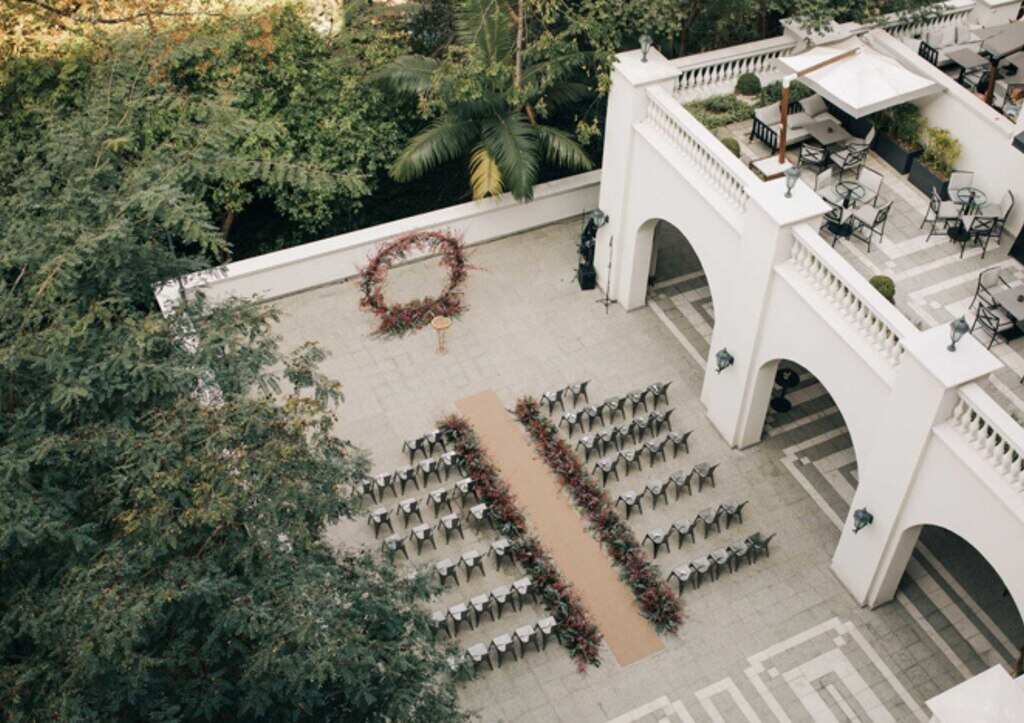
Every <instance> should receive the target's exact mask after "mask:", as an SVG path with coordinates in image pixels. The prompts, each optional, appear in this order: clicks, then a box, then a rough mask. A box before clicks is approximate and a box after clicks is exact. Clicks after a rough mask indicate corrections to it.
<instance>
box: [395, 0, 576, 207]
mask: <svg viewBox="0 0 1024 723" xmlns="http://www.w3.org/2000/svg"><path fill="white" fill-rule="evenodd" d="M456 27H457V31H456V41H457V44H456V45H453V46H452V47H450V48H449V49H448V52H447V54H446V57H445V58H444V59H442V60H437V59H435V58H428V57H424V56H402V57H400V58H397V59H396V60H395V61H394V62H392V63H391V64H389V65H388V66H386V67H385V68H384V69H383V70H382V72H381V73H380V77H381V78H382V79H384V80H385V81H387V84H388V85H390V86H391V87H393V88H396V89H398V90H400V91H403V92H406V93H409V94H416V96H417V98H418V100H419V106H420V109H421V112H422V114H423V116H424V117H425V118H426V119H428V120H430V124H429V125H428V126H427V127H426V128H425V129H424V130H422V131H421V132H420V133H419V134H417V135H416V136H415V137H414V138H413V139H412V140H411V141H410V142H409V144H408V146H406V148H405V150H404V151H402V153H401V154H400V155H399V157H398V158H397V159H396V160H395V162H394V164H392V166H391V175H392V177H393V178H394V179H396V180H398V181H402V182H405V181H411V180H414V179H417V178H420V177H422V176H424V175H425V174H426V173H428V172H429V171H431V170H433V169H435V168H438V167H439V166H441V165H443V164H445V163H449V162H452V161H461V162H466V164H467V167H468V169H469V183H470V187H471V188H472V192H473V197H474V198H483V197H485V196H489V195H495V194H496V193H499V192H501V191H502V190H508V191H510V192H511V193H512V194H513V196H515V197H516V198H517V199H529V198H532V196H533V187H534V185H535V184H536V183H537V181H538V179H539V176H540V172H541V168H542V165H544V164H547V165H549V166H555V167H563V168H567V169H571V170H574V171H582V170H588V169H590V168H591V167H592V166H593V164H592V162H591V161H590V159H589V158H588V157H587V154H586V152H585V151H584V150H583V148H582V147H581V146H580V145H579V143H578V142H577V141H576V139H574V138H573V137H572V135H571V134H570V133H568V132H566V131H564V130H562V129H560V128H558V127H557V126H556V125H553V124H550V123H542V122H541V121H542V120H544V119H546V118H548V117H549V116H551V115H552V114H553V113H555V112H556V111H557V109H558V108H559V107H561V106H564V105H572V104H574V103H579V102H581V101H582V100H584V99H585V98H586V97H587V95H588V94H589V91H588V88H587V86H586V85H585V84H584V83H581V82H578V80H577V79H576V78H575V77H574V76H575V75H576V74H578V72H580V70H581V68H582V67H583V64H584V63H585V61H586V54H584V53H580V52H578V51H575V50H572V49H569V50H566V49H564V48H559V54H557V55H552V54H549V53H548V52H546V50H545V48H544V43H541V42H538V43H535V44H533V45H532V46H530V47H529V48H526V47H523V48H517V46H516V34H515V26H514V24H513V22H512V16H511V14H510V10H509V8H507V7H506V6H505V5H504V4H503V3H500V2H493V1H492V0H469V1H468V2H466V3H464V4H463V6H462V8H461V11H460V12H459V14H458V18H457V23H456Z"/></svg>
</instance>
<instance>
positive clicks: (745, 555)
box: [727, 542, 751, 570]
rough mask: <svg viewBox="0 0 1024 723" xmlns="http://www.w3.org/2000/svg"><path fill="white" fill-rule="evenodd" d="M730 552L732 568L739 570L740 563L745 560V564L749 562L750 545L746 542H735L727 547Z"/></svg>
mask: <svg viewBox="0 0 1024 723" xmlns="http://www.w3.org/2000/svg"><path fill="white" fill-rule="evenodd" d="M727 549H728V550H730V551H731V552H732V561H733V569H734V570H739V569H740V563H741V562H743V561H744V560H747V564H750V557H749V555H750V549H751V548H750V545H749V544H748V543H747V542H735V543H733V544H731V545H729V546H728V548H727Z"/></svg>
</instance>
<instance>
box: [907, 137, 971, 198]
mask: <svg viewBox="0 0 1024 723" xmlns="http://www.w3.org/2000/svg"><path fill="white" fill-rule="evenodd" d="M925 138H926V140H925V144H924V152H923V153H922V154H921V155H919V156H918V157H917V158H915V159H914V160H913V162H912V163H911V164H910V182H911V183H912V184H914V186H916V187H917V188H918V189H920V190H921V192H922V193H926V194H931V192H932V189H933V188H935V189H938V191H939V195H940V196H941V197H942V198H949V195H948V193H947V189H948V185H949V174H950V173H952V172H953V166H954V164H955V163H956V161H957V159H958V158H959V157H960V141H958V140H957V139H956V138H954V137H953V136H952V135H950V133H949V131H947V130H946V129H945V128H928V129H927V130H926V131H925Z"/></svg>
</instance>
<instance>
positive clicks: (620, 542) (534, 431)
mask: <svg viewBox="0 0 1024 723" xmlns="http://www.w3.org/2000/svg"><path fill="white" fill-rule="evenodd" d="M516 417H517V418H518V419H519V422H520V423H521V424H522V425H523V426H524V427H526V429H527V431H528V432H529V433H530V436H531V437H532V438H533V442H534V444H535V445H536V447H537V450H538V451H539V452H540V454H541V455H542V457H543V458H544V461H545V462H547V464H548V466H549V467H550V468H551V469H552V470H553V471H554V472H555V474H557V475H558V477H559V478H560V479H561V481H562V484H563V485H565V487H566V488H568V490H569V493H570V494H571V495H572V499H573V502H574V503H575V504H576V506H577V507H578V508H579V509H581V510H582V511H583V512H584V514H585V515H586V517H587V519H588V520H589V522H590V528H591V530H592V531H593V532H594V534H595V535H596V536H597V538H598V539H599V540H600V541H601V543H602V544H604V546H605V549H607V550H608V552H609V554H610V555H611V557H612V560H614V561H615V564H616V565H617V566H618V568H619V577H621V578H622V580H623V581H624V582H625V583H626V584H628V585H629V586H630V588H631V589H632V590H633V594H634V595H635V596H636V599H637V602H638V603H639V605H640V609H641V611H642V612H643V614H644V616H645V617H646V618H647V619H648V620H650V621H651V622H652V623H654V626H655V627H656V628H657V629H658V631H659V632H675V631H676V630H678V628H679V625H680V624H681V623H682V613H681V611H680V608H679V600H678V598H677V597H676V596H675V595H674V594H673V593H672V590H671V589H670V588H669V586H668V585H667V584H666V583H665V582H664V581H662V580H661V575H660V573H659V571H658V568H657V566H656V565H654V564H653V563H652V562H651V561H650V560H648V559H647V556H646V555H644V551H643V548H642V547H641V545H640V543H639V542H637V539H636V536H635V535H634V534H633V530H632V529H630V527H629V525H627V524H626V523H625V521H623V519H622V518H621V517H619V515H618V513H617V512H616V511H615V505H613V504H612V502H611V500H610V499H609V498H608V495H607V494H605V491H604V489H602V488H601V486H600V485H598V484H597V483H596V482H595V481H594V480H593V478H592V477H591V476H590V475H589V474H587V472H586V470H585V469H584V467H583V465H582V464H581V463H580V460H579V457H578V456H576V453H575V452H574V451H573V450H572V448H571V447H570V446H569V445H568V444H566V442H565V440H563V439H562V438H561V437H560V436H559V434H558V429H557V428H556V427H555V425H554V424H552V423H551V422H550V421H549V420H548V418H547V417H545V416H544V415H543V413H542V412H541V409H540V405H538V404H537V402H536V400H534V399H531V398H524V399H520V400H519V401H518V402H517V403H516Z"/></svg>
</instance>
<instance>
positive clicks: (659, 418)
mask: <svg viewBox="0 0 1024 723" xmlns="http://www.w3.org/2000/svg"><path fill="white" fill-rule="evenodd" d="M675 411H676V410H675V409H674V408H672V409H666V410H665V411H664V412H651V415H650V420H651V431H653V432H654V434H661V429H662V427H668V431H670V432H671V431H672V413H673V412H675Z"/></svg>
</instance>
